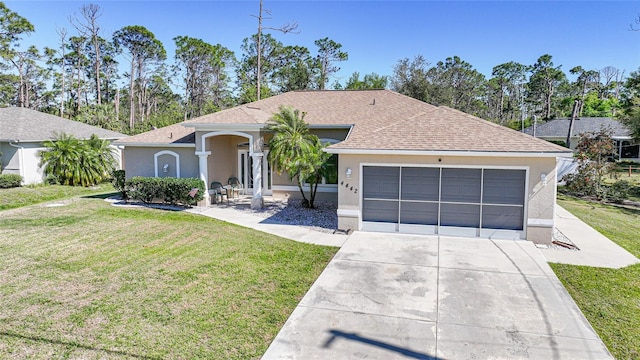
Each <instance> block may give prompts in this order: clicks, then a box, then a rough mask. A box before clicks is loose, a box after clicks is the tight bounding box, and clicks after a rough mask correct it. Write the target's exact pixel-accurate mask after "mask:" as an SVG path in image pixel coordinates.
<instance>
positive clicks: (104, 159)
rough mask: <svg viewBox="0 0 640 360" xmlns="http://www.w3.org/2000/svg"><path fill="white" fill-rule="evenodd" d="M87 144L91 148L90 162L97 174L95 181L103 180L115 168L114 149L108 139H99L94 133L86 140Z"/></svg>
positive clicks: (107, 177)
mask: <svg viewBox="0 0 640 360" xmlns="http://www.w3.org/2000/svg"><path fill="white" fill-rule="evenodd" d="M87 145H88V146H89V148H90V149H91V151H90V155H91V158H92V159H91V164H92V167H93V169H94V171H95V172H96V174H97V175H98V177H99V179H96V180H97V182H103V181H105V180H107V179H109V177H110V176H111V173H112V172H113V170H114V169H115V164H116V158H115V149H114V148H113V147H112V146H111V143H110V142H109V140H105V139H100V138H99V137H98V136H97V135H96V134H93V135H91V137H90V138H89V140H87Z"/></svg>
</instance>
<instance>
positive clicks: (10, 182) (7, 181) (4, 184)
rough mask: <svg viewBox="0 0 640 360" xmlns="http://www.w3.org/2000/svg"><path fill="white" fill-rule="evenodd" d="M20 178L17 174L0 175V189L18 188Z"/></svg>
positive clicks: (20, 182) (20, 181)
mask: <svg viewBox="0 0 640 360" xmlns="http://www.w3.org/2000/svg"><path fill="white" fill-rule="evenodd" d="M21 185H22V176H20V175H18V174H0V189H9V188H15V187H20V186H21Z"/></svg>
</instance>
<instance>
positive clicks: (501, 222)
mask: <svg viewBox="0 0 640 360" xmlns="http://www.w3.org/2000/svg"><path fill="white" fill-rule="evenodd" d="M362 173H363V184H362V185H363V186H362V197H363V199H362V202H363V204H362V228H363V230H369V231H393V232H405V233H421V234H445V235H458V236H474V237H476V236H479V237H496V238H523V237H524V225H523V224H524V205H525V183H526V181H525V180H526V171H525V170H519V169H517V170H516V169H485V168H478V169H469V168H446V167H442V168H432V167H410V166H406V167H405V166H402V167H400V166H396V167H394V166H364V167H363V172H362Z"/></svg>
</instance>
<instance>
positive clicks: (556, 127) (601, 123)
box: [524, 117, 640, 161]
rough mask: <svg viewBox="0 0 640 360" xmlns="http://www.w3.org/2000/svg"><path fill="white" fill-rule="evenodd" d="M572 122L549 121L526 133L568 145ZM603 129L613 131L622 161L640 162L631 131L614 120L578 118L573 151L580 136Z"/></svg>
mask: <svg viewBox="0 0 640 360" xmlns="http://www.w3.org/2000/svg"><path fill="white" fill-rule="evenodd" d="M570 121H571V120H570V119H555V120H549V121H547V122H545V123H541V124H537V125H536V126H535V128H534V126H530V127H528V128H526V129H525V130H524V132H525V133H526V134H529V135H531V136H535V137H537V138H540V139H544V140H547V141H561V142H562V143H564V144H566V141H567V135H568V133H569V122H570ZM601 129H609V130H611V135H612V136H611V137H612V138H613V140H614V141H615V142H616V149H617V155H618V158H619V159H620V160H627V161H640V156H639V153H640V151H639V150H640V146H639V145H638V144H637V143H636V142H634V141H633V138H632V137H631V131H630V130H629V129H628V128H627V127H626V126H624V125H623V124H622V123H621V122H620V121H618V120H615V119H612V118H593V117H583V118H577V119H576V120H575V121H574V122H573V131H572V132H571V149H572V150H575V148H576V145H578V141H579V140H580V134H582V133H586V132H598V131H600V130H601ZM534 132H535V133H534Z"/></svg>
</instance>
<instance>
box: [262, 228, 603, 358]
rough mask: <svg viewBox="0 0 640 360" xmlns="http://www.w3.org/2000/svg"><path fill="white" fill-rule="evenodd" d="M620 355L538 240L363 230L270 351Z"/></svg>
mask: <svg viewBox="0 0 640 360" xmlns="http://www.w3.org/2000/svg"><path fill="white" fill-rule="evenodd" d="M365 358H366V359H488V358H491V359H611V358H612V357H611V355H610V354H609V352H608V351H607V349H606V347H605V346H604V344H603V343H602V341H601V340H600V339H599V338H598V336H597V335H596V334H595V332H594V331H593V329H592V328H591V326H590V325H589V323H588V322H587V320H586V319H585V318H584V316H583V315H582V313H581V312H580V310H579V309H578V307H577V306H576V304H575V303H574V301H573V300H572V299H571V297H570V296H569V294H568V293H567V292H566V290H565V289H564V287H563V286H562V284H561V283H560V281H559V280H558V278H557V277H556V276H555V275H554V273H553V271H552V270H551V268H550V267H549V265H548V264H547V262H546V261H545V259H544V257H543V256H542V255H541V253H540V251H539V250H538V249H537V248H536V247H535V245H534V244H533V243H531V242H528V241H510V240H487V239H471V238H454V237H438V236H410V235H398V234H381V233H364V232H355V233H354V234H352V235H351V237H349V239H348V240H347V241H346V243H345V244H344V245H343V247H342V248H341V249H340V250H339V251H338V253H337V254H336V256H335V257H334V259H333V260H332V261H331V263H330V264H329V265H328V266H327V268H326V269H325V270H324V272H323V273H322V274H321V275H320V277H319V278H318V279H317V281H316V282H315V283H314V284H313V286H312V287H311V289H310V290H309V292H308V293H307V294H306V295H305V296H304V298H303V299H302V301H301V302H300V303H299V304H298V306H297V307H296V309H295V310H294V311H293V313H292V314H291V316H290V317H289V319H288V320H287V322H286V323H285V325H284V326H283V328H282V329H281V330H280V332H279V333H278V335H277V336H276V338H275V340H274V341H273V342H272V343H271V345H270V347H269V349H268V350H267V352H266V353H265V354H264V356H263V358H262V359H265V360H268V359H305V360H313V359H365Z"/></svg>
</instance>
